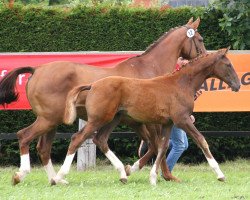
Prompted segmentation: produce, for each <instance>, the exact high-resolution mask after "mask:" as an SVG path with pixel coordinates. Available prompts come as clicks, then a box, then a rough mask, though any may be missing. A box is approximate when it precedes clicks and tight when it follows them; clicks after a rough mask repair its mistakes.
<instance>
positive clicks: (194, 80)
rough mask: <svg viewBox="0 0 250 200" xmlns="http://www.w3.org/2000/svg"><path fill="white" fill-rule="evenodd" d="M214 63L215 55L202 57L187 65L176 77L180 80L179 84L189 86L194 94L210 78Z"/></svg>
mask: <svg viewBox="0 0 250 200" xmlns="http://www.w3.org/2000/svg"><path fill="white" fill-rule="evenodd" d="M216 61H217V55H216V54H215V53H213V54H206V55H202V56H201V57H199V58H197V59H195V60H193V61H191V62H190V63H189V64H187V65H186V66H185V67H184V68H182V69H181V70H180V71H179V72H177V73H176V75H177V77H179V79H181V80H182V81H180V83H183V82H184V84H186V85H189V87H190V89H192V90H193V91H194V92H196V91H197V90H199V89H200V87H201V85H202V84H203V83H204V81H205V80H206V79H207V78H209V77H211V75H212V71H213V66H214V64H215V62H216ZM183 79H185V81H183Z"/></svg>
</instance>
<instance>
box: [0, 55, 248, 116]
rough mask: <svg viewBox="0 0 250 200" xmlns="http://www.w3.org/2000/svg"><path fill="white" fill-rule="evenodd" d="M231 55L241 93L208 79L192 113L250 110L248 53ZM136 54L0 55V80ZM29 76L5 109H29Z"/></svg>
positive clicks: (21, 81)
mask: <svg viewBox="0 0 250 200" xmlns="http://www.w3.org/2000/svg"><path fill="white" fill-rule="evenodd" d="M231 52H232V51H231ZM231 52H230V54H229V58H230V59H231V61H232V62H233V64H234V67H235V69H236V72H237V73H238V75H239V78H240V80H241V83H242V86H241V90H240V92H238V93H233V92H231V91H230V90H228V89H227V88H226V86H225V83H221V82H220V81H219V80H217V79H209V80H207V81H206V82H205V83H204V84H203V86H202V88H203V90H204V92H203V95H201V97H199V99H198V100H197V101H196V103H195V111H197V112H221V111H226V112H227V111H250V103H249V99H250V66H249V65H250V52H249V51H243V53H235V52H234V53H231ZM138 54H139V52H121V53H118V52H110V53H96V52H94V53H93V52H88V53H23V54H17V53H14V54H0V79H1V78H2V77H4V76H5V75H6V74H7V73H8V72H10V71H11V70H12V69H14V68H17V67H24V66H39V65H41V64H44V63H49V62H53V61H72V62H78V63H82V64H89V65H94V66H96V67H98V66H102V67H112V66H114V65H115V64H117V63H119V62H121V61H123V60H125V59H127V58H129V57H132V56H135V55H138ZM29 76H30V75H29V74H21V75H19V77H18V79H17V83H16V85H17V89H18V92H19V94H20V96H19V100H18V101H17V102H14V103H11V104H10V105H8V106H7V108H6V109H8V110H24V109H30V105H29V102H28V100H27V98H26V92H25V85H26V82H27V80H28V77H29ZM1 109H3V108H2V107H1V106H0V110H1Z"/></svg>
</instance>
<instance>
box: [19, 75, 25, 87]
mask: <svg viewBox="0 0 250 200" xmlns="http://www.w3.org/2000/svg"><path fill="white" fill-rule="evenodd" d="M23 77H25V75H24V74H20V75H19V76H18V83H19V85H22V83H23Z"/></svg>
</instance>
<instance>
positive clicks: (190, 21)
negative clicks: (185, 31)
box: [186, 17, 194, 25]
mask: <svg viewBox="0 0 250 200" xmlns="http://www.w3.org/2000/svg"><path fill="white" fill-rule="evenodd" d="M193 19H194V18H193V17H191V18H190V19H189V21H188V23H187V24H186V25H191V24H192V23H193Z"/></svg>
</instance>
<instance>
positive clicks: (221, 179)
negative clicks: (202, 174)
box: [217, 176, 226, 182]
mask: <svg viewBox="0 0 250 200" xmlns="http://www.w3.org/2000/svg"><path fill="white" fill-rule="evenodd" d="M217 179H218V181H221V182H225V180H226V178H225V176H223V177H220V178H217Z"/></svg>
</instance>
